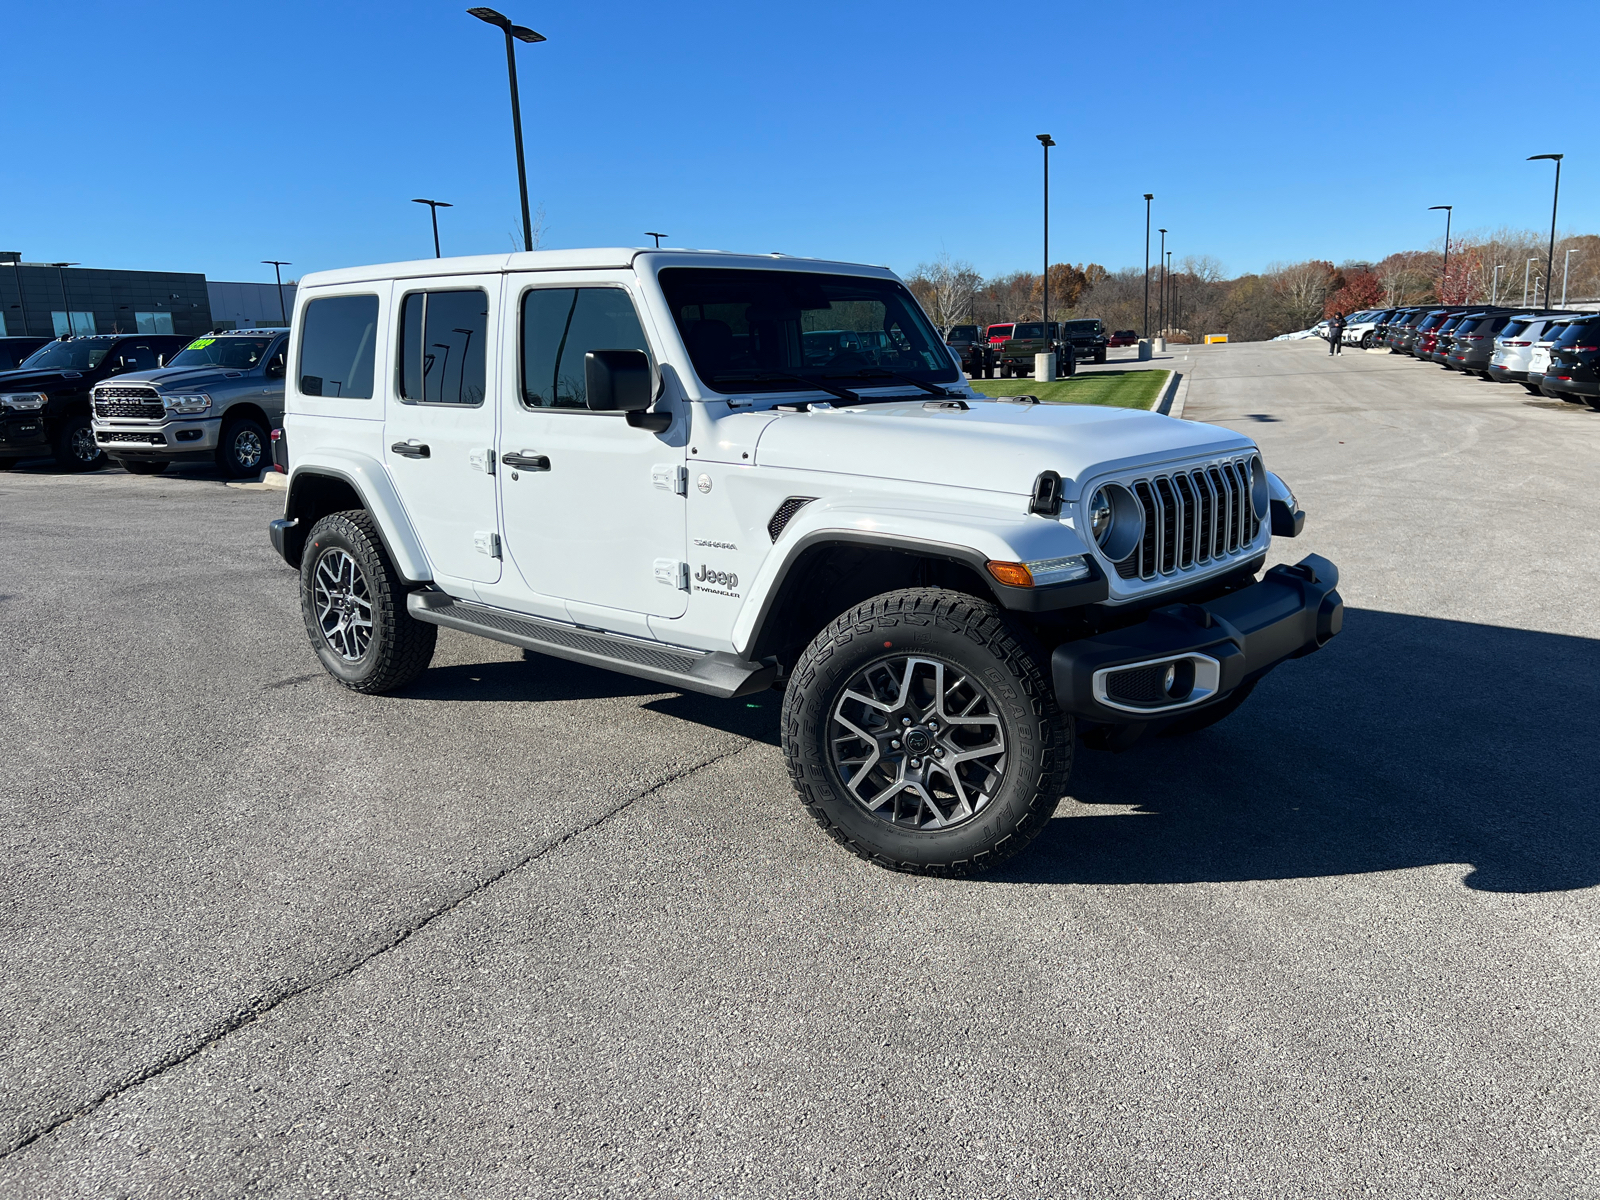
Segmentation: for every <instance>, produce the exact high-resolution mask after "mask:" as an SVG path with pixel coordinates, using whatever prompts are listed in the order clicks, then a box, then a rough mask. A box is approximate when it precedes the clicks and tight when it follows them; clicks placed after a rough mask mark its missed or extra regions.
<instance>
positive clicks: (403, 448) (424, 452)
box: [389, 442, 432, 458]
mask: <svg viewBox="0 0 1600 1200" xmlns="http://www.w3.org/2000/svg"><path fill="white" fill-rule="evenodd" d="M389 449H390V450H391V451H393V452H394V453H395V454H398V455H401V456H402V457H404V458H429V457H431V455H432V452H431V451H430V450H429V449H428V448H427V446H425V445H423V444H422V443H420V442H396V443H395V444H394V445H392V446H390V447H389Z"/></svg>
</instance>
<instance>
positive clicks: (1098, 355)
mask: <svg viewBox="0 0 1600 1200" xmlns="http://www.w3.org/2000/svg"><path fill="white" fill-rule="evenodd" d="M1094 360H1095V362H1097V363H1103V362H1105V360H1106V352H1105V348H1104V347H1102V348H1101V349H1099V350H1096V351H1095V352H1094Z"/></svg>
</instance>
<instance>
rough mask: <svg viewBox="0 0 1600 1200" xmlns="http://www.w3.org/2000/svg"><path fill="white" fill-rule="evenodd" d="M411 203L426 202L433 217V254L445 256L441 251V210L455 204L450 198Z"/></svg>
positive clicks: (420, 202)
mask: <svg viewBox="0 0 1600 1200" xmlns="http://www.w3.org/2000/svg"><path fill="white" fill-rule="evenodd" d="M411 203H413V204H426V205H427V206H428V215H429V216H430V217H432V218H433V256H434V257H435V258H443V257H444V255H442V254H440V253H439V210H440V209H441V208H454V207H455V205H454V204H451V203H450V202H449V201H448V200H413V201H412V202H411Z"/></svg>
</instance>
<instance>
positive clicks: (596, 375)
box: [583, 350, 651, 413]
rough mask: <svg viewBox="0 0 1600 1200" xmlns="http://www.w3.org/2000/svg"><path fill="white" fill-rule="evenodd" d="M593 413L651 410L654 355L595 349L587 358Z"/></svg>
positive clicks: (585, 367)
mask: <svg viewBox="0 0 1600 1200" xmlns="http://www.w3.org/2000/svg"><path fill="white" fill-rule="evenodd" d="M583 381H584V385H585V388H586V389H587V391H588V397H589V409H590V411H591V412H624V413H635V412H643V411H644V410H645V409H647V408H649V407H650V400H651V396H650V356H649V355H648V354H646V353H645V352H644V351H643V350H591V351H589V352H588V353H587V354H585V355H584V356H583Z"/></svg>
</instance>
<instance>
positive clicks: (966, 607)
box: [780, 588, 1073, 876]
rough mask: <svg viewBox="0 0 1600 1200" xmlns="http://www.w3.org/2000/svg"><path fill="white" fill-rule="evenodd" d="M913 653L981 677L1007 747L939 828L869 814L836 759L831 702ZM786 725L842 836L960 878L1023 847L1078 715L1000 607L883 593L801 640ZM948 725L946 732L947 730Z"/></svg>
mask: <svg viewBox="0 0 1600 1200" xmlns="http://www.w3.org/2000/svg"><path fill="white" fill-rule="evenodd" d="M907 658H916V659H918V660H934V661H937V662H941V663H943V664H945V666H946V668H947V671H946V675H945V679H946V681H947V682H948V680H949V677H950V672H951V671H958V672H964V673H965V675H966V676H969V677H970V678H971V679H973V680H975V681H976V682H977V683H979V684H981V686H982V689H983V690H984V692H985V693H986V701H987V705H986V706H987V707H988V708H989V711H991V712H992V713H993V715H995V716H996V717H998V718H999V728H1000V730H1001V731H1002V733H1003V735H1004V739H1005V747H1006V753H1005V756H1004V760H1003V761H1004V768H1003V772H1002V774H1001V780H1000V783H999V784H998V786H997V787H995V788H994V795H993V797H992V798H991V799H990V800H989V801H988V802H987V804H984V805H983V806H981V807H978V808H977V809H976V812H975V814H974V815H972V816H970V817H966V818H964V819H962V820H960V821H959V823H955V824H952V825H950V826H949V827H946V828H942V829H912V828H907V827H904V826H902V825H896V824H892V823H891V822H890V821H889V820H886V819H884V818H883V817H882V816H878V815H874V814H873V813H872V812H869V811H868V808H867V806H866V805H864V804H863V803H861V802H859V801H858V800H857V799H856V798H855V797H854V796H853V795H852V794H851V793H850V792H849V790H848V787H847V786H846V783H845V780H844V777H843V775H842V774H841V772H840V769H839V768H838V767H836V766H835V765H834V761H833V752H832V748H831V746H830V738H831V737H832V736H834V730H835V729H836V725H835V706H836V705H837V704H838V703H839V702H840V699H841V697H842V695H843V693H844V692H845V690H846V689H847V688H848V687H849V685H850V684H851V683H852V681H854V680H856V679H857V677H858V676H860V675H861V673H862V672H864V671H866V670H868V669H870V668H872V667H874V665H875V664H878V663H881V662H889V663H892V662H894V661H895V660H897V659H907ZM780 727H781V729H782V731H783V752H784V756H785V757H786V758H787V760H788V763H789V774H790V778H791V779H792V781H793V783H794V787H795V791H796V793H797V794H798V796H799V798H800V802H801V803H802V804H803V805H804V806H805V808H806V811H807V812H808V813H810V814H811V816H812V817H813V818H814V819H815V820H816V822H817V824H819V825H820V826H822V828H823V829H824V830H826V831H827V833H828V834H829V836H831V837H832V838H833V839H834V840H835V841H837V842H838V843H839V844H840V845H842V846H844V847H846V848H847V849H849V850H851V851H852V852H854V853H855V854H857V855H858V856H860V857H861V858H864V859H866V860H868V861H869V862H873V863H876V864H878V865H879V866H882V867H885V868H888V869H890V870H896V871H906V872H910V873H914V874H925V875H940V876H961V875H968V874H972V873H973V872H976V871H983V870H988V869H989V868H992V867H994V866H996V865H997V864H999V863H1001V862H1004V861H1005V860H1006V859H1009V858H1011V857H1012V856H1013V855H1015V854H1017V853H1018V852H1019V851H1021V850H1022V849H1023V848H1024V847H1025V846H1027V844H1028V843H1029V842H1031V841H1032V840H1033V839H1034V838H1035V837H1036V836H1038V834H1039V833H1040V831H1041V830H1043V828H1044V827H1045V824H1046V823H1047V822H1048V821H1049V820H1050V817H1051V814H1053V813H1054V812H1055V809H1056V805H1057V804H1058V803H1059V802H1060V800H1061V796H1062V794H1063V793H1064V792H1065V790H1066V785H1067V777H1068V775H1069V774H1070V773H1071V770H1072V750H1073V727H1072V718H1071V717H1070V716H1069V715H1067V714H1065V713H1063V712H1062V711H1061V709H1060V707H1059V706H1058V705H1057V703H1056V699H1055V694H1054V691H1053V689H1052V687H1051V681H1050V673H1049V670H1048V667H1047V660H1046V657H1045V655H1044V653H1043V651H1041V650H1040V649H1039V648H1038V647H1037V646H1036V645H1035V644H1034V643H1033V640H1032V638H1030V637H1029V636H1028V635H1027V634H1026V633H1024V632H1022V631H1020V630H1018V629H1017V628H1015V627H1014V626H1013V625H1012V624H1011V623H1010V622H1009V621H1007V620H1006V618H1005V616H1004V614H1003V613H1002V612H1001V610H1000V609H999V608H998V607H996V606H995V605H994V604H992V603H990V602H988V601H986V600H980V599H977V598H975V597H973V596H969V595H966V594H965V593H962V592H955V591H949V590H946V589H942V588H906V589H904V590H901V591H894V592H886V593H884V594H883V595H881V596H876V597H874V598H873V599H871V600H868V601H866V602H864V603H862V604H859V605H857V606H856V607H855V608H853V609H851V610H850V611H849V612H846V613H844V614H843V615H842V616H840V617H838V618H837V619H835V620H834V621H833V623H832V624H830V625H829V626H828V627H827V628H825V629H824V630H823V631H822V632H821V633H819V634H818V635H817V636H816V638H815V640H813V641H812V643H811V644H810V645H809V646H808V647H806V649H805V651H804V653H802V654H801V656H800V659H799V661H798V662H797V663H796V664H795V667H794V670H793V671H792V672H791V674H790V676H789V685H788V687H787V688H786V689H785V691H784V696H783V709H782V717H781V720H780ZM947 732H948V731H947Z"/></svg>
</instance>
